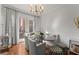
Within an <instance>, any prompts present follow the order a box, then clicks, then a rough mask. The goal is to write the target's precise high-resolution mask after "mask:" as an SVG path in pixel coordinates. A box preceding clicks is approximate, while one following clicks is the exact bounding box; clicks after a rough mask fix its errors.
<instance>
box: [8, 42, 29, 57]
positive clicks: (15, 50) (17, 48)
mask: <svg viewBox="0 0 79 59" xmlns="http://www.w3.org/2000/svg"><path fill="white" fill-rule="evenodd" d="M9 55H28V52H27V50H25V45H24V43H23V42H20V43H19V44H17V45H14V46H13V47H11V48H10V49H9Z"/></svg>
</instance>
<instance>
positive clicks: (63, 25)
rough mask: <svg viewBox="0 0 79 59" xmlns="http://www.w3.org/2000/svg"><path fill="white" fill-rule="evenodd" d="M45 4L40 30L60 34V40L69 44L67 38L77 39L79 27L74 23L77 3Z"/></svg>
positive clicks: (76, 14) (77, 10)
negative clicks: (54, 6)
mask: <svg viewBox="0 0 79 59" xmlns="http://www.w3.org/2000/svg"><path fill="white" fill-rule="evenodd" d="M52 6H53V5H47V6H45V8H46V9H45V11H44V13H43V15H42V22H41V23H42V27H41V29H42V31H48V32H51V33H52V34H60V36H61V41H62V42H64V43H65V44H66V45H67V46H69V40H79V29H78V28H77V27H76V26H75V24H74V18H75V17H77V16H79V5H59V7H58V6H56V8H54V9H53V7H52Z"/></svg>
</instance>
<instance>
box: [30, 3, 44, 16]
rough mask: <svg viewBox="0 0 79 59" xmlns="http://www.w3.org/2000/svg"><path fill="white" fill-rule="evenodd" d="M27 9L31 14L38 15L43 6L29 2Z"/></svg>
mask: <svg viewBox="0 0 79 59" xmlns="http://www.w3.org/2000/svg"><path fill="white" fill-rule="evenodd" d="M29 9H30V12H31V13H32V14H33V15H37V16H39V15H41V14H42V12H43V11H44V6H43V5H41V4H31V5H30V7H29Z"/></svg>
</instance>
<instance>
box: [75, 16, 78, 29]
mask: <svg viewBox="0 0 79 59" xmlns="http://www.w3.org/2000/svg"><path fill="white" fill-rule="evenodd" d="M75 25H76V26H77V28H79V17H76V18H75Z"/></svg>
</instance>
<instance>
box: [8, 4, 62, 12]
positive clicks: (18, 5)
mask: <svg viewBox="0 0 79 59" xmlns="http://www.w3.org/2000/svg"><path fill="white" fill-rule="evenodd" d="M9 5H10V6H12V7H15V8H18V9H21V10H23V11H28V9H29V4H9ZM62 6H63V5H60V4H44V9H45V8H48V9H49V8H51V9H52V10H54V9H56V8H59V7H62Z"/></svg>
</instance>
